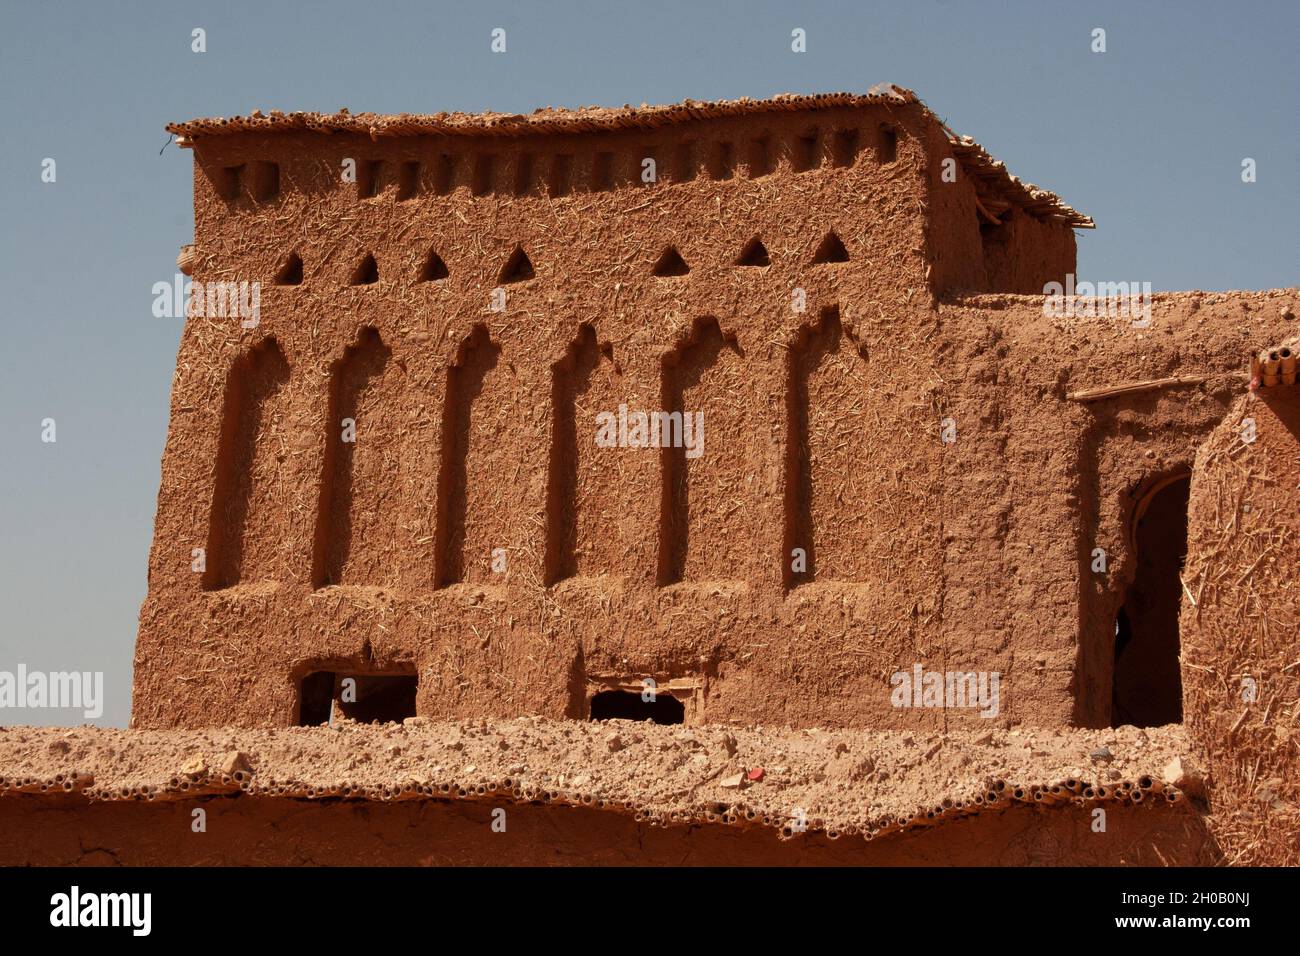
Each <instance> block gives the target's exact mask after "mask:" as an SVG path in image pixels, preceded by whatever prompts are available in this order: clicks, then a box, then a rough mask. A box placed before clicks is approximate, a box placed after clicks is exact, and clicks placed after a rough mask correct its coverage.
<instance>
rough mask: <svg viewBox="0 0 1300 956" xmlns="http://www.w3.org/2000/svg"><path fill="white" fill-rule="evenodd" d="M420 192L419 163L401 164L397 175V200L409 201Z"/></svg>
mask: <svg viewBox="0 0 1300 956" xmlns="http://www.w3.org/2000/svg"><path fill="white" fill-rule="evenodd" d="M419 191H420V163H419V161H418V160H416V161H412V162H409V163H402V168H401V169H400V170H398V173H397V198H398V199H410V198H412V197H413V196H415V194H416V193H418V192H419Z"/></svg>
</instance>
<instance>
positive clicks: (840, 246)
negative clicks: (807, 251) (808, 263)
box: [813, 232, 849, 264]
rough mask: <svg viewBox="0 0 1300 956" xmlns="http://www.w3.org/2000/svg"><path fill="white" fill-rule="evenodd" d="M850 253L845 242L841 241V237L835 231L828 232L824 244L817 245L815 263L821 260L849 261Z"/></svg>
mask: <svg viewBox="0 0 1300 956" xmlns="http://www.w3.org/2000/svg"><path fill="white" fill-rule="evenodd" d="M848 261H849V253H848V250H847V249H845V248H844V243H842V242H840V237H839V236H837V235H835V233H833V232H828V233H826V238H825V239H823V240H822V244H821V245H820V246H818V247H817V253H816V255H814V256H813V263H814V264H816V263H819V262H848Z"/></svg>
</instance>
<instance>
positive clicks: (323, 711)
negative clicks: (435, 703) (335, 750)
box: [298, 671, 418, 727]
mask: <svg viewBox="0 0 1300 956" xmlns="http://www.w3.org/2000/svg"><path fill="white" fill-rule="evenodd" d="M417 686H418V685H417V679H416V676H415V675H414V674H343V673H339V672H336V671H315V672H314V673H311V674H308V675H307V676H305V677H304V678H303V679H302V681H301V682H300V683H299V685H298V726H300V727H316V726H319V725H320V724H326V723H329V721H330V715H331V712H332V713H333V715H334V717H335V718H339V717H344V718H347V719H348V720H355V721H357V722H358V723H363V724H373V723H401V722H402V721H403V720H405V719H406V718H407V717H414V716H415V695H416V689H417Z"/></svg>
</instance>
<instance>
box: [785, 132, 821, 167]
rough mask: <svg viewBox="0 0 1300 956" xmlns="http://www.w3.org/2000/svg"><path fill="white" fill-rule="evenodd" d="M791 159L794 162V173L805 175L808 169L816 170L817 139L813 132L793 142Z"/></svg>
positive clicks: (817, 162) (817, 158)
mask: <svg viewBox="0 0 1300 956" xmlns="http://www.w3.org/2000/svg"><path fill="white" fill-rule="evenodd" d="M791 159H792V160H793V162H794V171H795V172H796V173H806V172H808V171H809V170H810V169H816V168H817V166H818V164H819V160H820V157H819V156H818V137H817V134H816V133H815V132H814V133H809V134H808V135H806V136H800V137H798V138H797V139H796V140H795V141H794V155H793V156H792V157H791Z"/></svg>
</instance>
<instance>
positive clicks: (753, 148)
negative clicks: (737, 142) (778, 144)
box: [749, 136, 772, 178]
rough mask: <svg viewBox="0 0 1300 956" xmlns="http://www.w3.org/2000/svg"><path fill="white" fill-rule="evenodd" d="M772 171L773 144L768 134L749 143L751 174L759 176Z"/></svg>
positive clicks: (755, 176)
mask: <svg viewBox="0 0 1300 956" xmlns="http://www.w3.org/2000/svg"><path fill="white" fill-rule="evenodd" d="M771 171H772V160H771V144H770V143H769V141H768V138H767V137H766V136H761V137H759V138H758V139H755V140H751V141H750V143H749V175H750V176H751V177H754V178H757V177H759V176H766V175H767V174H768V173H770V172H771Z"/></svg>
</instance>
